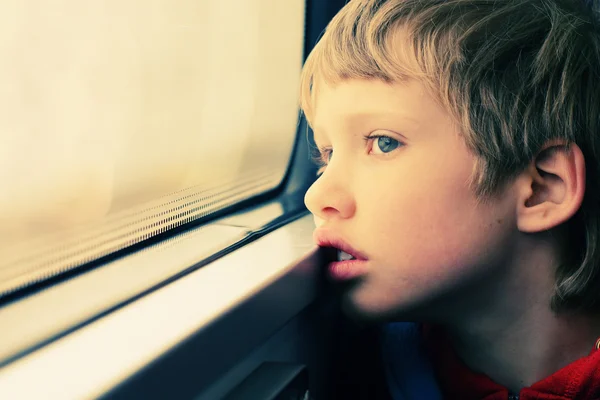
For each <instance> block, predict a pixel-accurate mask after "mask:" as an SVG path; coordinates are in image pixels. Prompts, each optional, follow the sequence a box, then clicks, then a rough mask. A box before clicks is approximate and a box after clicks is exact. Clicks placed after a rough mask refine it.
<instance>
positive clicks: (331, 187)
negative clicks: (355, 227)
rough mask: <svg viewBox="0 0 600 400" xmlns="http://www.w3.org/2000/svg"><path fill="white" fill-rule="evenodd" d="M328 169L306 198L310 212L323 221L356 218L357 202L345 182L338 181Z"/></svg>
mask: <svg viewBox="0 0 600 400" xmlns="http://www.w3.org/2000/svg"><path fill="white" fill-rule="evenodd" d="M329 168H330V167H328V169H327V170H326V171H325V172H324V173H323V175H321V177H320V178H319V179H317V180H316V181H315V183H313V184H312V186H311V187H310V188H309V189H308V191H307V192H306V195H305V196H304V204H306V207H307V208H308V210H309V211H310V212H311V213H312V214H313V215H314V216H315V217H316V218H319V219H322V220H330V219H332V218H341V219H347V218H351V217H352V216H354V213H355V212H356V202H355V199H354V197H353V196H352V194H351V192H350V190H349V188H348V185H347V184H345V180H339V179H336V178H335V176H334V174H333V170H330V169H329Z"/></svg>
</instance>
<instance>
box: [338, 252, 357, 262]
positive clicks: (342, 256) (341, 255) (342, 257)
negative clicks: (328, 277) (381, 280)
mask: <svg viewBox="0 0 600 400" xmlns="http://www.w3.org/2000/svg"><path fill="white" fill-rule="evenodd" d="M338 260H339V261H347V260H356V258H354V257H353V256H352V255H351V254H348V253H346V252H345V251H341V250H338Z"/></svg>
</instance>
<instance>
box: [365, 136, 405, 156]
mask: <svg viewBox="0 0 600 400" xmlns="http://www.w3.org/2000/svg"><path fill="white" fill-rule="evenodd" d="M369 139H372V140H373V146H372V148H371V152H372V153H373V154H386V153H390V152H392V151H394V150H396V149H397V148H398V147H400V142H399V141H397V140H396V139H392V138H391V137H389V136H371V137H370V138H369Z"/></svg>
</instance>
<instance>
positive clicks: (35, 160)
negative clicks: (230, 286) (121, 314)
mask: <svg viewBox="0 0 600 400" xmlns="http://www.w3.org/2000/svg"><path fill="white" fill-rule="evenodd" d="M303 23H304V0H286V1H280V0H234V1H220V0H211V1H197V0H180V1H176V2H174V1H170V0H153V1H143V0H126V1H122V0H100V1H81V0H61V1H59V2H45V1H41V0H25V1H23V0H9V1H4V2H2V3H1V4H0V32H1V33H0V54H1V55H2V59H3V60H4V62H2V63H1V64H0V87H2V91H0V182H1V183H2V190H0V209H1V210H2V215H1V216H0V254H2V259H1V260H0V298H2V297H3V296H6V295H9V294H11V293H13V292H14V291H16V290H17V289H19V288H22V287H25V286H27V285H29V284H31V283H32V282H37V281H39V280H41V279H45V278H46V277H50V276H54V275H55V274H56V273H58V272H61V271H66V270H69V269H72V268H76V267H77V266H79V265H82V264H84V263H86V262H89V261H92V260H95V259H98V258H100V257H103V256H106V255H109V254H111V253H113V252H115V251H118V250H120V249H123V248H126V247H128V246H131V245H133V244H136V243H140V242H142V241H145V240H147V239H149V238H152V237H155V236H156V235H160V234H162V233H164V232H166V231H169V230H171V229H175V228H178V227H180V226H182V225H185V224H188V223H190V222H193V221H198V220H199V219H201V218H203V217H205V216H207V215H210V214H211V213H215V212H217V211H219V210H223V209H225V208H227V207H230V206H232V205H234V204H236V203H239V202H240V201H243V200H246V199H249V198H251V197H253V196H256V195H258V194H261V193H265V192H268V191H270V190H272V189H274V188H276V187H277V186H278V185H279V184H280V183H281V182H282V179H283V178H284V175H285V173H286V169H287V167H288V164H289V159H290V155H291V152H292V148H293V144H294V138H295V134H296V128H297V124H298V104H297V97H298V93H297V87H298V79H299V75H300V68H301V65H302V56H303V45H304V37H303V35H304V25H303Z"/></svg>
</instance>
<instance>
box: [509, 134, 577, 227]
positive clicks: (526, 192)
mask: <svg viewBox="0 0 600 400" xmlns="http://www.w3.org/2000/svg"><path fill="white" fill-rule="evenodd" d="M584 194H585V159H584V156H583V153H582V151H581V149H580V148H579V146H577V145H576V144H574V143H572V144H568V145H567V144H566V143H565V142H552V143H549V144H547V145H546V146H544V148H543V149H542V151H540V152H539V153H538V155H537V156H536V157H535V159H534V160H533V161H532V163H531V165H530V166H529V168H528V169H527V170H526V171H525V172H523V174H522V175H521V177H520V181H519V203H518V209H517V225H518V228H519V230H520V231H522V232H527V233H535V232H541V231H545V230H549V229H552V228H554V227H556V226H558V225H560V224H562V223H564V222H566V221H567V220H569V219H570V218H571V217H572V216H573V215H575V213H576V212H577V211H578V210H579V208H580V207H581V203H582V202H583V196H584Z"/></svg>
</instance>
